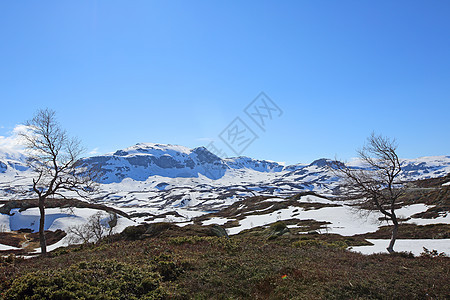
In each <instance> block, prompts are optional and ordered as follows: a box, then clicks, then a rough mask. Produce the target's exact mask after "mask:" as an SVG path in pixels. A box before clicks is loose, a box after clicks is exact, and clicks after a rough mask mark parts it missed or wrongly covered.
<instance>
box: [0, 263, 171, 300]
mask: <svg viewBox="0 0 450 300" xmlns="http://www.w3.org/2000/svg"><path fill="white" fill-rule="evenodd" d="M160 282H161V276H160V275H159V274H158V273H156V272H152V271H150V270H146V269H145V268H140V267H136V266H132V265H128V264H125V263H119V262H117V261H114V260H109V261H103V262H100V261H93V262H81V263H79V264H77V265H73V266H71V267H69V268H67V269H62V270H61V269H60V270H53V271H36V272H31V273H28V274H26V275H23V276H21V277H18V278H17V279H15V280H14V281H13V282H12V285H11V287H10V288H9V289H8V290H7V291H6V293H5V298H6V299H142V298H153V299H158V298H162V297H163V296H164V292H163V289H162V288H160Z"/></svg>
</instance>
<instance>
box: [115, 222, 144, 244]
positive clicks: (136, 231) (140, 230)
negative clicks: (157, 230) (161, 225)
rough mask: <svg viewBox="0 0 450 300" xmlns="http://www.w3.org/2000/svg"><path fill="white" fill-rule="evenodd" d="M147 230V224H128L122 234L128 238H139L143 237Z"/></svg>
mask: <svg viewBox="0 0 450 300" xmlns="http://www.w3.org/2000/svg"><path fill="white" fill-rule="evenodd" d="M146 231H147V227H146V226H145V225H138V226H128V227H127V228H125V229H124V230H123V231H122V233H121V234H120V235H121V236H122V237H123V238H124V239H126V240H139V239H142V238H143V235H144V233H145V232H146Z"/></svg>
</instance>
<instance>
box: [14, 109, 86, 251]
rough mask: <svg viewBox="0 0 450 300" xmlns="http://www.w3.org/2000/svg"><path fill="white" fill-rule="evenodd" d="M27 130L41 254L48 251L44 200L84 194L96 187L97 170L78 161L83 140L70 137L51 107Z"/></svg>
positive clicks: (37, 117) (25, 134)
mask: <svg viewBox="0 0 450 300" xmlns="http://www.w3.org/2000/svg"><path fill="white" fill-rule="evenodd" d="M25 125H27V127H28V130H27V131H24V132H22V133H21V136H22V138H23V140H24V142H25V146H26V148H27V150H28V152H29V156H30V159H29V164H30V166H31V168H32V169H33V170H34V171H35V172H36V175H35V176H34V178H33V192H34V193H35V194H37V196H38V199H39V212H40V222H39V240H40V247H41V253H42V255H45V254H46V253H47V243H46V241H45V234H44V224H45V201H46V199H48V198H49V197H53V196H61V197H63V198H65V196H64V194H63V193H64V192H67V191H72V192H75V193H77V194H78V195H80V196H82V197H86V196H87V195H88V194H87V193H88V192H91V191H93V190H94V188H95V182H94V181H93V176H94V173H93V172H92V171H91V170H89V169H88V167H87V166H83V165H81V164H80V163H79V158H80V155H81V154H82V152H83V148H82V147H81V144H80V141H79V140H78V139H76V138H71V137H69V136H68V134H67V132H66V131H65V130H64V129H62V128H61V126H60V124H59V123H58V121H57V120H56V113H55V111H53V110H50V109H42V110H38V111H37V113H36V114H35V116H34V117H33V119H31V120H29V121H28V122H26V124H25Z"/></svg>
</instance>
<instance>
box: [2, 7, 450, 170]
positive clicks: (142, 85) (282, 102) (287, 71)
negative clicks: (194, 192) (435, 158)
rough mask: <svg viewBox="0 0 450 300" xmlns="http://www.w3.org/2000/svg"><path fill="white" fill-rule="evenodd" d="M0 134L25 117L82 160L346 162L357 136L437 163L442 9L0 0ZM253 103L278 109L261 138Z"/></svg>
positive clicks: (445, 61) (446, 66)
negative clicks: (241, 129)
mask: <svg viewBox="0 0 450 300" xmlns="http://www.w3.org/2000/svg"><path fill="white" fill-rule="evenodd" d="M0 14H1V17H0V60H1V64H0V103H1V104H0V108H1V109H0V112H1V117H0V136H4V137H7V136H8V135H10V133H11V131H12V130H13V128H14V127H15V126H16V125H17V124H20V123H22V122H24V121H25V120H27V119H30V118H31V117H32V116H33V113H34V112H35V111H36V110H37V109H39V108H45V107H49V108H52V109H54V110H56V111H57V114H58V117H59V121H60V122H61V124H62V126H63V127H65V128H66V129H67V130H68V131H69V132H70V133H71V134H72V135H75V136H78V137H79V138H81V139H82V141H83V144H84V145H85V147H86V148H87V149H88V152H90V151H93V150H94V149H95V150H96V151H97V152H98V153H105V152H111V151H115V150H117V149H121V148H125V147H128V146H131V145H134V144H136V143H138V142H155V143H171V144H181V145H184V146H188V147H196V146H201V145H205V146H206V145H207V144H208V143H209V142H210V141H211V140H214V143H215V145H216V146H217V147H219V148H223V150H224V151H225V152H226V153H227V154H228V155H229V156H231V155H232V154H233V153H232V151H230V150H229V149H227V146H226V145H225V144H224V143H223V141H222V140H220V138H218V135H219V134H220V133H221V132H222V131H223V130H224V129H225V128H227V126H228V125H229V124H230V122H232V121H233V120H234V119H235V118H236V117H239V118H241V120H242V121H243V122H244V123H246V124H247V125H248V127H250V128H251V129H252V130H253V131H254V133H255V134H256V135H258V139H256V140H255V141H254V142H253V143H252V144H251V145H249V146H248V147H247V148H246V149H245V151H243V153H242V154H243V155H246V156H251V157H256V158H261V159H271V160H276V161H284V162H287V163H295V162H304V163H307V162H310V161H312V160H314V159H316V158H320V157H335V156H337V157H338V158H341V159H350V158H351V157H353V156H355V150H356V149H357V148H358V147H360V146H362V144H363V143H364V141H365V139H366V137H367V136H369V135H370V133H371V132H372V131H375V132H377V133H380V134H383V135H386V136H389V137H393V138H394V137H395V138H396V139H397V141H398V143H399V149H398V152H399V154H400V156H401V157H405V158H414V157H419V156H428V155H449V154H450V139H449V132H450V130H449V129H450V125H449V124H450V122H449V111H450V37H449V32H450V18H448V16H449V15H450V2H449V1H411V0H408V1H356V0H355V1H158V2H156V1H132V2H130V1H39V2H38V1H3V2H1V3H0ZM261 91H264V92H265V93H266V94H267V95H268V96H269V97H270V98H271V99H272V100H273V102H274V103H276V104H277V105H278V107H279V108H280V109H281V110H282V111H283V113H282V115H281V116H278V114H277V116H274V117H273V119H272V120H267V124H266V125H267V126H266V128H265V131H263V130H261V128H259V127H258V126H257V125H256V124H255V123H254V122H253V121H252V120H251V119H250V118H249V117H248V116H247V115H246V114H245V112H244V109H245V108H246V107H247V105H248V104H249V103H251V102H252V101H253V99H254V98H255V97H256V96H257V95H258V94H259V93H260V92H261Z"/></svg>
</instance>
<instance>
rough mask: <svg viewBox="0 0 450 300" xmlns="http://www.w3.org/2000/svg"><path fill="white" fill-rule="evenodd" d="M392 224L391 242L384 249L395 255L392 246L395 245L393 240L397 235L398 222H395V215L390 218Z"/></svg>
mask: <svg viewBox="0 0 450 300" xmlns="http://www.w3.org/2000/svg"><path fill="white" fill-rule="evenodd" d="M392 222H393V223H394V228H393V229H392V237H391V242H390V243H389V247H387V248H386V249H387V251H388V252H389V253H390V254H392V253H395V251H394V244H395V240H396V239H397V234H398V221H397V218H396V217H395V215H394V217H393V218H392Z"/></svg>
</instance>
